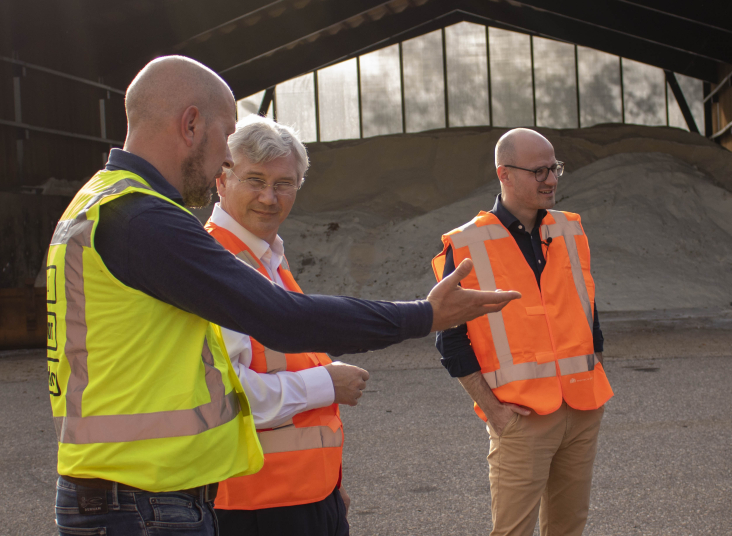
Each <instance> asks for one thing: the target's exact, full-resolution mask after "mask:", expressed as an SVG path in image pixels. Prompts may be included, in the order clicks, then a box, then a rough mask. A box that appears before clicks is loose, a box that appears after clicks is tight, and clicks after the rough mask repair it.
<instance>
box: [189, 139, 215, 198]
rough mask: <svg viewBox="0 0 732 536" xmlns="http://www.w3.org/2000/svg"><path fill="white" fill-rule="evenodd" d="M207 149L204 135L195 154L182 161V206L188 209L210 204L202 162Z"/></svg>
mask: <svg viewBox="0 0 732 536" xmlns="http://www.w3.org/2000/svg"><path fill="white" fill-rule="evenodd" d="M207 148H208V135H207V134H204V136H203V140H202V141H201V145H200V146H199V147H198V149H197V150H196V152H195V153H193V154H192V155H190V156H189V157H188V158H186V159H185V160H183V163H182V164H181V174H182V175H183V191H182V192H181V195H182V196H183V205H184V206H186V207H189V208H203V207H206V206H208V205H209V204H210V203H211V198H212V195H213V194H212V191H211V190H212V187H211V181H210V179H208V177H206V172H205V171H204V169H203V162H204V160H205V157H206V149H207Z"/></svg>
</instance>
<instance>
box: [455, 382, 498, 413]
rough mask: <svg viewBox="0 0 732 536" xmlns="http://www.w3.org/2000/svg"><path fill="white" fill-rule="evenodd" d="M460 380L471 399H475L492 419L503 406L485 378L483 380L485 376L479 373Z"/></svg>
mask: <svg viewBox="0 0 732 536" xmlns="http://www.w3.org/2000/svg"><path fill="white" fill-rule="evenodd" d="M458 380H459V381H460V385H462V386H463V389H465V390H466V391H467V392H468V394H469V395H470V398H472V399H473V402H475V403H476V404H478V407H479V408H480V409H481V410H483V413H485V415H486V417H488V419H490V418H491V415H493V413H494V411H495V410H496V408H498V407H500V406H501V402H500V401H499V400H498V399H497V398H496V395H494V394H493V391H492V390H491V388H490V386H489V385H488V383H487V382H486V381H485V378H483V374H482V373H481V372H480V371H478V372H474V373H472V374H470V375H468V376H463V377H462V378H458Z"/></svg>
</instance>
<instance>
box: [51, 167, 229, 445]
mask: <svg viewBox="0 0 732 536" xmlns="http://www.w3.org/2000/svg"><path fill="white" fill-rule="evenodd" d="M129 187H135V188H144V189H147V190H149V189H150V188H148V187H147V186H145V185H144V184H142V183H140V182H138V181H135V180H131V179H124V180H120V181H118V182H116V183H115V184H114V185H112V186H110V187H109V188H107V189H105V190H103V191H102V192H100V193H99V194H97V195H96V196H95V197H94V198H92V199H91V200H90V201H89V202H88V203H87V204H86V206H85V207H84V208H83V209H82V211H81V212H80V213H79V214H78V215H77V216H76V218H74V219H71V220H63V221H60V222H59V223H58V225H57V226H56V230H55V231H54V234H53V238H52V240H51V246H55V245H65V246H66V252H65V256H64V263H65V273H66V281H65V288H66V301H67V313H66V345H65V347H64V351H65V355H66V358H67V360H68V363H69V368H70V370H71V374H70V376H69V380H68V384H67V388H66V415H65V416H62V417H54V424H55V427H56V435H57V436H58V440H59V442H61V443H71V444H89V443H121V442H129V441H139V440H144V439H159V438H166V437H180V436H188V435H196V434H200V433H202V432H205V431H206V430H209V429H211V428H215V427H217V426H221V425H222V424H226V423H228V422H229V421H231V420H233V419H234V418H236V416H237V415H238V414H239V411H240V404H239V399H238V397H237V395H236V393H235V392H234V391H232V392H231V393H229V394H228V395H226V394H225V390H226V389H225V386H224V383H223V379H222V377H221V372H220V371H219V370H218V369H217V368H216V367H215V366H214V358H213V355H212V354H211V351H210V350H209V348H208V342H207V341H206V340H205V339H204V342H203V348H202V350H201V359H202V361H203V365H204V369H205V381H206V386H207V388H208V391H209V395H210V397H211V401H210V402H209V403H207V404H203V405H201V406H198V407H195V408H191V409H182V410H173V411H160V412H153V413H138V414H128V415H92V416H87V417H84V416H83V411H82V398H83V395H84V390H85V389H86V387H87V385H88V384H89V373H88V367H87V358H88V352H87V346H86V339H87V325H86V296H85V294H84V262H83V248H84V247H87V248H88V247H91V232H92V229H93V222H92V221H89V220H87V219H86V212H87V211H88V210H89V208H90V207H92V206H93V205H95V204H96V203H98V202H99V201H100V200H101V199H102V198H104V197H107V196H110V195H115V194H118V193H121V192H122V191H124V190H126V189H127V188H129Z"/></svg>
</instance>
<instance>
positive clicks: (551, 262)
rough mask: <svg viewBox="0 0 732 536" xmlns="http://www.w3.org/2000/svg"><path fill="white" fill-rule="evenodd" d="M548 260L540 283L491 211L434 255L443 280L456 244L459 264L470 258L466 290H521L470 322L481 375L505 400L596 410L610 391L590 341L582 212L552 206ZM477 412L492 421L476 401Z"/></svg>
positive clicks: (540, 409)
mask: <svg viewBox="0 0 732 536" xmlns="http://www.w3.org/2000/svg"><path fill="white" fill-rule="evenodd" d="M540 233H541V238H542V241H544V242H547V241H548V239H549V238H550V237H551V239H552V240H551V241H549V245H548V246H545V248H546V249H545V259H546V265H545V266H544V271H543V272H542V274H541V288H539V286H538V285H537V284H536V276H535V275H534V272H533V270H532V269H531V267H530V266H529V265H528V263H527V262H526V259H525V258H524V255H523V253H521V250H520V249H519V247H518V244H516V241H515V240H514V239H513V237H512V236H511V233H510V232H509V231H508V229H506V228H505V227H504V226H503V225H502V224H501V222H500V220H499V219H498V218H497V217H496V216H495V215H494V214H491V213H487V212H481V213H480V214H478V216H476V217H475V218H474V219H473V220H472V221H470V222H468V223H467V224H465V225H463V226H462V227H459V228H457V229H455V230H453V231H450V232H449V233H448V234H446V235H444V236H443V237H442V242H443V243H444V249H443V251H442V253H440V254H439V255H438V256H437V257H435V258H434V259H433V260H432V268H433V269H434V271H435V276H436V277H437V280H438V281H439V280H440V279H441V278H442V273H443V270H444V267H445V254H446V252H447V248H448V246H451V247H452V251H453V258H454V260H455V265H456V266H457V265H458V264H460V262H461V261H462V260H463V259H467V258H470V259H472V260H473V270H472V271H471V272H470V274H469V275H468V276H467V277H466V278H465V279H463V281H462V283H461V284H462V286H463V287H464V288H471V289H480V290H496V289H497V288H501V289H506V290H508V289H510V290H518V291H519V292H521V296H522V297H521V299H519V300H514V301H512V302H511V303H509V304H508V305H507V306H506V307H504V308H503V310H501V311H500V312H497V313H491V314H487V315H484V316H482V317H479V318H476V319H475V320H471V321H470V322H468V336H469V337H470V344H471V345H472V347H473V350H474V351H475V355H476V356H477V357H478V361H479V363H480V367H481V372H482V373H483V377H484V378H485V379H486V381H487V382H488V385H489V386H490V387H491V389H492V390H493V393H494V394H495V395H496V398H498V400H500V401H501V402H504V403H506V402H511V403H514V404H520V405H522V406H527V407H529V408H531V409H533V410H534V411H536V413H538V414H539V415H547V414H549V413H552V412H554V411H556V410H557V409H559V407H560V406H561V404H562V399H564V400H565V401H566V402H567V404H568V405H569V406H571V407H573V408H575V409H580V410H591V409H597V408H599V407H600V406H602V405H603V404H604V403H605V402H607V401H608V400H609V399H610V397H612V396H613V391H612V389H611V388H610V383H609V382H608V380H607V377H606V376H605V370H604V369H603V367H602V364H600V362H599V361H598V360H597V357H596V356H595V351H594V346H593V341H592V324H593V316H594V308H593V303H594V300H595V283H594V281H593V279H592V275H591V274H590V248H589V245H588V243H587V237H586V236H585V233H584V230H583V229H582V225H581V224H580V217H579V215H578V214H572V213H570V212H559V211H556V210H550V211H548V214H547V215H546V216H545V217H544V221H543V222H542V225H541V227H540ZM475 411H476V413H477V414H478V415H479V416H480V417H481V418H482V419H483V420H487V419H486V416H485V415H484V414H483V412H482V411H481V410H480V408H478V406H477V404H476V405H475Z"/></svg>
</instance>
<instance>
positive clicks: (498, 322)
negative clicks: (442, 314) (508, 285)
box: [452, 223, 513, 369]
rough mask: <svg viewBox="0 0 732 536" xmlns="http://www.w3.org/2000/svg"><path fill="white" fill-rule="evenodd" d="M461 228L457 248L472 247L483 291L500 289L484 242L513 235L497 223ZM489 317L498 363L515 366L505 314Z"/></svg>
mask: <svg viewBox="0 0 732 536" xmlns="http://www.w3.org/2000/svg"><path fill="white" fill-rule="evenodd" d="M461 229H462V231H461V232H459V233H456V234H454V235H452V243H453V244H454V245H455V247H456V248H462V247H465V246H468V249H469V251H470V258H471V259H472V260H473V269H474V270H475V275H476V276H477V277H478V285H479V286H480V289H481V290H496V278H495V276H494V275H493V267H492V266H491V260H490V259H489V258H488V250H486V248H485V244H484V243H483V242H485V241H486V240H500V239H502V238H508V237H509V236H510V235H509V234H508V231H507V230H506V228H505V227H503V226H502V225H495V224H493V225H483V226H481V227H478V226H477V225H475V224H474V223H469V224H467V225H464V226H463V227H462V228H461ZM486 316H487V317H488V324H489V325H490V327H491V335H492V336H493V346H494V348H495V351H496V357H497V358H498V362H499V363H500V364H501V369H503V368H504V367H506V368H507V367H511V366H513V355H512V354H511V347H510V346H509V344H508V335H507V334H506V325H505V324H504V322H503V313H501V312H500V311H499V312H497V313H488V314H487V315H486Z"/></svg>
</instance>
